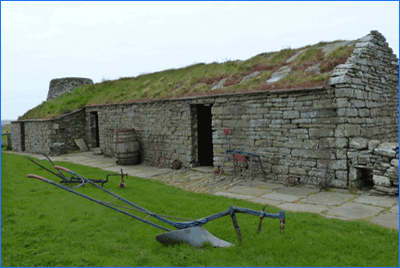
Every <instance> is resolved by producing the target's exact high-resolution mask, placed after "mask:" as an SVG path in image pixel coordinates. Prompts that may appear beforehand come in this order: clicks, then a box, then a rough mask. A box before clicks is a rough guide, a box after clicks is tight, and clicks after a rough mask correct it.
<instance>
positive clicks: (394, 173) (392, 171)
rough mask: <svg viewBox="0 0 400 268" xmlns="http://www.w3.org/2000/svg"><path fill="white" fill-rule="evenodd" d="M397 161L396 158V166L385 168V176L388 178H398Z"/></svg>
mask: <svg viewBox="0 0 400 268" xmlns="http://www.w3.org/2000/svg"><path fill="white" fill-rule="evenodd" d="M398 161H399V160H397V167H390V168H388V169H387V170H386V172H385V175H384V176H385V177H388V178H390V179H394V180H398V179H399V167H398V164H399V163H398Z"/></svg>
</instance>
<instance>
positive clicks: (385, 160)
mask: <svg viewBox="0 0 400 268" xmlns="http://www.w3.org/2000/svg"><path fill="white" fill-rule="evenodd" d="M349 147H350V149H349V151H348V153H347V155H348V159H349V160H348V161H349V167H350V168H349V184H350V185H354V186H356V187H359V188H360V187H361V188H362V187H364V186H366V184H368V185H370V186H373V188H374V189H373V191H371V194H373V195H398V194H399V144H398V143H389V142H383V143H382V142H380V141H379V140H367V139H363V138H355V139H351V140H350V144H349Z"/></svg>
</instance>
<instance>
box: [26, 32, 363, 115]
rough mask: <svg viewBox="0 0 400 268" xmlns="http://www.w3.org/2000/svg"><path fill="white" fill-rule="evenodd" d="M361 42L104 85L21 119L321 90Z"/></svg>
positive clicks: (263, 55) (73, 94)
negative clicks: (109, 107)
mask: <svg viewBox="0 0 400 268" xmlns="http://www.w3.org/2000/svg"><path fill="white" fill-rule="evenodd" d="M355 43H356V41H341V40H338V41H333V42H320V43H318V44H315V45H310V46H306V47H302V48H298V49H291V48H285V49H282V50H281V51H277V52H268V53H261V54H259V55H257V56H254V57H252V58H250V59H248V60H245V61H241V60H228V61H225V62H223V63H217V62H213V63H210V64H204V63H198V64H194V65H191V66H187V67H184V68H180V69H169V70H164V71H160V72H155V73H149V74H142V75H139V76H137V77H124V78H120V79H117V80H112V81H111V80H105V81H102V82H100V83H96V84H93V85H86V86H83V87H79V88H76V89H75V90H74V91H73V92H71V93H66V94H64V95H61V96H60V97H59V98H57V99H54V100H51V101H46V102H43V103H42V104H40V105H39V106H37V107H35V108H33V109H31V110H29V111H28V112H26V113H25V114H24V115H23V116H21V117H20V118H19V119H50V118H54V117H57V116H60V115H63V114H66V113H69V112H71V111H75V110H77V109H79V108H82V107H85V106H89V105H103V104H115V103H131V102H143V101H150V100H159V99H171V98H182V97H189V96H204V95H214V94H226V93H244V92H258V91H269V90H277V89H292V88H312V87H320V86H323V85H324V84H325V82H326V81H328V80H329V79H330V75H331V73H332V70H333V69H334V67H336V66H337V65H339V64H343V63H345V62H346V60H347V58H348V57H349V56H350V55H351V53H352V52H353V50H354V47H355Z"/></svg>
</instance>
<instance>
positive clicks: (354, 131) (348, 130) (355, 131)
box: [335, 124, 361, 137]
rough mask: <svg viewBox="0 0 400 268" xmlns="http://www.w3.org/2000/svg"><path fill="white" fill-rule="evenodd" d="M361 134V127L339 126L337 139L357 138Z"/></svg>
mask: <svg viewBox="0 0 400 268" xmlns="http://www.w3.org/2000/svg"><path fill="white" fill-rule="evenodd" d="M360 133H361V126H359V125H351V124H342V125H338V127H337V129H336V131H335V137H356V136H359V135H360Z"/></svg>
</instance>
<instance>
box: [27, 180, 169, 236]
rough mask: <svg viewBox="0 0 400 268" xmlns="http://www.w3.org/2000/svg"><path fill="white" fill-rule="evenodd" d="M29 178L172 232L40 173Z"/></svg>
mask: <svg viewBox="0 0 400 268" xmlns="http://www.w3.org/2000/svg"><path fill="white" fill-rule="evenodd" d="M28 178H34V179H38V180H41V181H44V182H47V183H49V184H52V185H54V186H57V187H59V188H61V189H64V190H66V191H68V192H71V193H74V194H76V195H79V196H81V197H83V198H86V199H89V200H90V201H93V202H96V203H98V204H100V205H103V206H105V207H108V208H111V209H114V210H116V211H118V212H121V213H123V214H125V215H127V216H130V217H132V218H135V219H137V220H139V221H142V222H144V223H147V224H150V225H151V226H153V227H156V228H159V229H161V230H164V231H167V232H170V231H171V230H170V229H167V228H164V227H162V226H159V225H157V224H155V223H152V222H149V221H147V220H144V219H142V218H140V217H138V216H135V215H132V214H130V213H128V212H126V211H123V210H120V209H117V208H115V207H113V206H110V205H108V204H107V203H105V202H102V201H99V200H96V199H94V198H91V197H89V196H87V195H83V194H81V193H78V192H75V191H74V190H72V189H69V188H67V187H64V186H62V185H60V184H58V183H55V182H53V181H51V180H48V179H46V178H43V177H40V176H38V175H34V174H28Z"/></svg>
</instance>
